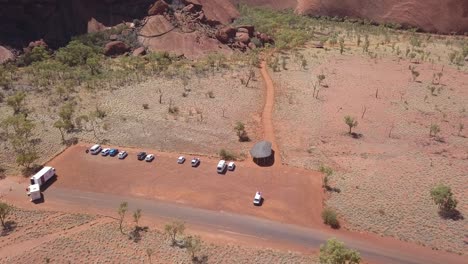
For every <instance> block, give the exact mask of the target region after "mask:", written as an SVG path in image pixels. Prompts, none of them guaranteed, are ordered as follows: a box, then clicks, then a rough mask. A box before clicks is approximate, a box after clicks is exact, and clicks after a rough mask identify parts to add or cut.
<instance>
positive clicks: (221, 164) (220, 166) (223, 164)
mask: <svg viewBox="0 0 468 264" xmlns="http://www.w3.org/2000/svg"><path fill="white" fill-rule="evenodd" d="M225 169H226V161H225V160H220V161H219V162H218V166H216V171H217V172H218V173H223V172H224V170H225Z"/></svg>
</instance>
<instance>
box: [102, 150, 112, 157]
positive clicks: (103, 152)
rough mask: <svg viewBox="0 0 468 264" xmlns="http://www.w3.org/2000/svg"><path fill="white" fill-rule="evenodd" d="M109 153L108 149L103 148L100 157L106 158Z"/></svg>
mask: <svg viewBox="0 0 468 264" xmlns="http://www.w3.org/2000/svg"><path fill="white" fill-rule="evenodd" d="M109 152H110V148H105V149H103V150H102V152H101V155H102V156H107V155H109Z"/></svg>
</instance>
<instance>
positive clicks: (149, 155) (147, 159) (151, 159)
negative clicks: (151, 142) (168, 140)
mask: <svg viewBox="0 0 468 264" xmlns="http://www.w3.org/2000/svg"><path fill="white" fill-rule="evenodd" d="M153 160H154V155H153V154H148V155H147V156H146V158H145V161H146V162H151V161H153Z"/></svg>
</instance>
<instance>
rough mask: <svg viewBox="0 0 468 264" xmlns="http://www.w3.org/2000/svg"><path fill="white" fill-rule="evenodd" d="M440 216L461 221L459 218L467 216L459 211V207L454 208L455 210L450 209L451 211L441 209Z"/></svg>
mask: <svg viewBox="0 0 468 264" xmlns="http://www.w3.org/2000/svg"><path fill="white" fill-rule="evenodd" d="M439 216H440V217H442V218H443V219H451V220H454V221H459V220H463V219H465V217H463V215H462V213H461V212H460V211H458V210H457V209H453V210H450V211H446V210H440V211H439Z"/></svg>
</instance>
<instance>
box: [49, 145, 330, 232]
mask: <svg viewBox="0 0 468 264" xmlns="http://www.w3.org/2000/svg"><path fill="white" fill-rule="evenodd" d="M87 147H88V146H85V145H76V146H72V147H70V148H68V149H67V150H65V152H64V153H62V154H61V155H59V156H58V157H56V158H55V159H53V160H52V161H51V162H49V164H48V165H49V166H53V167H55V168H56V170H57V175H58V177H57V181H56V182H55V183H54V184H53V187H60V188H69V189H76V190H84V191H92V192H99V193H110V194H117V195H122V196H134V197H142V198H149V199H158V200H167V201H172V202H176V203H182V204H187V205H190V206H194V207H199V208H204V209H210V210H214V211H229V212H235V213H239V214H248V215H252V216H257V217H262V218H267V219H271V220H275V221H278V222H283V223H291V224H297V225H302V226H314V225H315V226H317V225H321V218H320V213H321V210H322V200H323V197H322V196H323V191H322V189H321V175H320V174H319V173H316V172H311V171H307V170H302V169H296V168H287V167H281V168H275V169H273V168H260V167H250V166H249V167H247V166H245V165H244V164H243V163H237V168H236V170H235V171H234V172H230V171H228V172H227V173H226V174H224V175H223V174H218V173H217V172H216V164H217V161H218V160H213V159H209V158H203V157H202V158H201V160H202V161H201V164H200V166H199V167H197V168H192V167H191V166H190V160H187V161H186V162H185V163H184V164H177V162H176V160H177V157H178V155H177V154H170V153H156V152H149V151H147V150H145V151H147V153H154V154H156V159H155V160H154V161H153V162H151V163H148V162H145V161H138V160H137V158H136V153H137V152H138V150H133V149H126V151H127V152H128V153H129V156H128V157H127V158H126V159H125V160H119V159H118V158H117V157H109V156H108V157H102V156H101V155H97V156H94V155H90V154H86V153H85V150H86V148H87ZM186 158H187V159H189V158H191V157H188V156H187V157H186ZM257 190H259V191H261V192H262V193H263V195H264V198H265V202H264V204H263V206H262V207H255V206H253V204H252V200H253V195H254V194H255V192H256V191H257Z"/></svg>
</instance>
